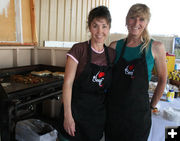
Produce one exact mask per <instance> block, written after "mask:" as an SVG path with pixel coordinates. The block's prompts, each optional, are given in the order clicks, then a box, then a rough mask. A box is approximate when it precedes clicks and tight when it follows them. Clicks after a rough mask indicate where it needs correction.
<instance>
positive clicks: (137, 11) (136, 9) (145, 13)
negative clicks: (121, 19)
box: [126, 3, 151, 51]
mask: <svg viewBox="0 0 180 141" xmlns="http://www.w3.org/2000/svg"><path fill="white" fill-rule="evenodd" d="M130 17H143V18H144V19H146V20H147V21H148V23H149V21H150V17H151V13H150V9H149V7H148V6H146V5H145V4H140V3H137V4H134V5H132V6H131V8H130V9H129V11H128V14H127V16H126V25H127V21H128V19H129V18H130ZM141 38H142V41H143V45H142V47H141V51H142V50H143V49H145V48H146V47H148V44H149V42H150V40H151V38H150V35H149V32H148V30H147V26H146V27H145V29H144V31H143V33H142V36H141Z"/></svg>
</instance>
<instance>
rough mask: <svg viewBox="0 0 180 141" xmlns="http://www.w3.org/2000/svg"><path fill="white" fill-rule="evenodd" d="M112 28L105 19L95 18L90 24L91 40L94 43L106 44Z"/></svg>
mask: <svg viewBox="0 0 180 141" xmlns="http://www.w3.org/2000/svg"><path fill="white" fill-rule="evenodd" d="M109 30H110V26H109V24H108V23H107V21H106V19H104V18H94V19H93V20H92V22H91V24H90V27H89V31H90V32H91V40H92V42H94V43H97V44H99V43H101V44H104V42H105V40H106V38H107V36H108V34H109Z"/></svg>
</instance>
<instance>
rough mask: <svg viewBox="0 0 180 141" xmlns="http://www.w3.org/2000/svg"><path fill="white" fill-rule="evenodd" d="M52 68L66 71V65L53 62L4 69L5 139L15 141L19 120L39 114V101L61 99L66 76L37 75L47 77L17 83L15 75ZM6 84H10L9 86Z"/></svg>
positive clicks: (0, 108)
mask: <svg viewBox="0 0 180 141" xmlns="http://www.w3.org/2000/svg"><path fill="white" fill-rule="evenodd" d="M43 70H49V71H51V72H56V71H59V72H64V67H59V66H51V65H43V64H38V65H28V66H20V67H11V68H4V69H0V114H1V116H0V131H1V141H12V140H15V124H16V122H18V121H20V120H23V119H27V118H28V117H31V116H32V115H34V114H35V113H37V107H39V105H38V104H39V103H42V102H43V101H44V100H47V99H53V98H58V97H59V96H60V95H61V94H62V85H63V77H62V76H60V77H54V76H52V75H47V76H37V77H41V78H42V79H43V81H42V82H39V83H35V84H25V83H21V82H15V81H13V80H12V79H11V77H12V76H13V75H23V76H26V75H29V74H30V73H31V72H32V71H43ZM3 83H9V84H10V85H8V86H7V87H4V86H2V84H3Z"/></svg>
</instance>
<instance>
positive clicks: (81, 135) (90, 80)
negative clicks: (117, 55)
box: [60, 44, 112, 141]
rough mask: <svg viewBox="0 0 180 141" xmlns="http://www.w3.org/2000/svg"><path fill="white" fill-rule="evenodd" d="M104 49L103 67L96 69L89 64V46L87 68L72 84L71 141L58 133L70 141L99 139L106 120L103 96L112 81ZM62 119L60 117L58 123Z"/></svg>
mask: <svg viewBox="0 0 180 141" xmlns="http://www.w3.org/2000/svg"><path fill="white" fill-rule="evenodd" d="M104 49H105V54H106V60H107V66H99V65H96V64H92V63H91V44H90V45H89V48H88V56H87V57H88V61H87V64H86V66H85V68H84V71H83V72H82V73H81V75H80V76H79V77H78V78H77V79H76V80H75V82H74V85H73V92H72V104H71V105H72V114H73V118H74V120H75V126H76V132H75V137H72V136H69V135H68V134H67V133H66V132H65V131H63V130H61V131H60V132H61V134H62V135H63V136H65V137H66V138H67V139H69V140H70V141H99V140H100V139H101V138H102V136H103V131H104V127H105V118H106V113H105V94H106V91H107V89H108V88H109V86H110V83H111V78H112V76H111V75H112V67H111V64H110V61H109V55H108V49H107V47H106V46H104ZM63 115H64V114H63V113H61V118H62V119H63ZM61 121H63V120H61ZM61 125H63V122H62V123H61Z"/></svg>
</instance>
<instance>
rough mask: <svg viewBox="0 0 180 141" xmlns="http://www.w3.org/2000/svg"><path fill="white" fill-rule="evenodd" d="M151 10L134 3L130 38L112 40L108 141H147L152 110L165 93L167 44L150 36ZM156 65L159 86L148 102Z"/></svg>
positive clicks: (131, 11) (128, 17)
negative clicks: (113, 51) (148, 28)
mask: <svg viewBox="0 0 180 141" xmlns="http://www.w3.org/2000/svg"><path fill="white" fill-rule="evenodd" d="M149 20H150V9H149V8H148V7H147V6H146V5H145V4H135V5H133V6H132V7H131V8H130V10H129V12H128V14H127V17H126V26H127V29H128V35H127V38H125V39H122V40H119V41H115V42H112V43H111V44H110V47H112V48H114V49H116V60H115V65H114V68H113V79H112V88H111V93H110V95H109V96H108V105H107V111H108V116H107V127H106V141H117V139H118V140H119V141H147V139H148V135H149V132H150V128H151V109H153V108H155V106H156V104H157V103H158V101H159V100H160V97H161V96H162V94H163V91H164V88H165V84H166V78H167V68H166V59H165V58H166V56H165V49H164V45H163V44H162V43H161V42H158V41H154V40H152V39H151V38H150V36H149V34H148V31H147V26H148V23H149ZM154 65H155V67H156V69H157V74H158V85H157V87H156V89H155V91H154V95H153V98H152V100H151V102H150V103H149V95H148V86H149V80H150V79H151V71H152V69H153V66H154Z"/></svg>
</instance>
